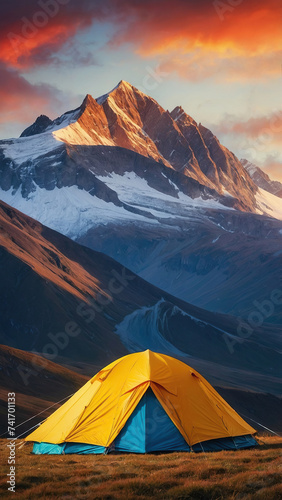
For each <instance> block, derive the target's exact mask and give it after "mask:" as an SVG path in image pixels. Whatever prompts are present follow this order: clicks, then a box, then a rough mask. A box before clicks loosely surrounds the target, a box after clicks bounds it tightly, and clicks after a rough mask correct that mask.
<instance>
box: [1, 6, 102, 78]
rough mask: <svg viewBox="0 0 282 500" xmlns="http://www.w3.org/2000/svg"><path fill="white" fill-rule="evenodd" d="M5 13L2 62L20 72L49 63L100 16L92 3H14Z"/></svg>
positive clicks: (3, 8) (2, 29)
mask: <svg viewBox="0 0 282 500" xmlns="http://www.w3.org/2000/svg"><path fill="white" fill-rule="evenodd" d="M1 10H2V13H1V20H0V33H1V35H0V60H1V61H2V62H4V63H6V64H7V65H10V66H13V67H16V68H19V69H23V68H24V69H26V68H29V67H33V66H35V65H38V64H44V63H46V62H48V60H49V58H50V57H52V56H53V55H54V53H56V52H57V51H58V50H59V49H60V48H61V47H62V46H63V45H64V44H65V43H66V41H67V40H69V39H71V38H72V37H73V36H74V35H75V34H76V33H77V32H78V31H80V30H83V29H85V28H87V27H89V26H91V24H92V22H93V19H95V18H96V17H99V15H100V14H99V2H97V3H96V2H95V3H94V5H93V3H92V8H91V2H90V0H80V2H79V5H78V3H77V2H74V1H73V0H64V1H62V0H39V1H38V2H35V1H32V0H28V1H25V2H22V1H20V0H10V1H9V2H6V3H5V4H4V6H3V7H1Z"/></svg>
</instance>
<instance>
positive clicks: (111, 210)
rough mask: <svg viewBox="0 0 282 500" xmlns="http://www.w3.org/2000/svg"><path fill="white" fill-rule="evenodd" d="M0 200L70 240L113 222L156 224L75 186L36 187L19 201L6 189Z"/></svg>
mask: <svg viewBox="0 0 282 500" xmlns="http://www.w3.org/2000/svg"><path fill="white" fill-rule="evenodd" d="M0 196H1V199H2V201H4V202H5V203H8V204H9V205H11V206H12V207H15V208H17V209H18V210H20V211H21V212H23V213H24V214H26V215H28V216H30V217H33V218H34V219H36V220H38V221H39V222H41V224H44V225H45V226H48V227H49V228H51V229H55V230H56V231H59V232H60V233H62V234H64V235H66V236H68V237H69V238H72V239H76V238H77V237H79V236H82V235H83V234H85V233H86V232H87V231H88V230H89V229H90V228H92V227H94V226H98V225H101V224H106V223H110V222H113V221H114V222H116V223H120V222H123V221H127V222H128V221H136V222H146V223H147V224H157V221H156V220H154V219H147V218H146V217H143V216H142V215H138V214H134V213H131V212H128V211H127V210H125V208H123V207H117V206H116V205H114V204H113V203H107V202H105V201H104V200H101V199H100V198H97V197H96V196H92V195H91V194H89V193H88V192H87V191H84V190H83V189H78V187H77V186H71V187H63V188H61V189H59V188H57V187H56V188H55V189H53V190H52V191H48V190H46V189H42V188H39V187H37V188H36V191H34V192H33V193H31V194H30V195H29V197H28V198H23V197H22V194H21V191H20V189H18V190H17V192H16V193H15V194H13V189H10V190H9V191H1V193H0Z"/></svg>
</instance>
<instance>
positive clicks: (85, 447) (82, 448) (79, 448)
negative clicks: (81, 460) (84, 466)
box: [32, 443, 105, 455]
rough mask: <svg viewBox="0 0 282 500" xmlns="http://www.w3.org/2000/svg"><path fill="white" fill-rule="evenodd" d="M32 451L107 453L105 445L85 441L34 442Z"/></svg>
mask: <svg viewBox="0 0 282 500" xmlns="http://www.w3.org/2000/svg"><path fill="white" fill-rule="evenodd" d="M32 453H34V454H35V455H68V454H72V453H75V454H77V455H86V454H93V453H105V448H104V446H96V445H93V444H83V443H62V444H52V443H34V445H33V449H32Z"/></svg>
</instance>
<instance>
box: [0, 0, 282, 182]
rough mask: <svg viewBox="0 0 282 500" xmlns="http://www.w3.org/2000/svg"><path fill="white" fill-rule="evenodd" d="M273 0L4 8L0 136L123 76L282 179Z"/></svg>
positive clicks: (277, 1) (138, 0) (52, 1)
mask: <svg viewBox="0 0 282 500" xmlns="http://www.w3.org/2000/svg"><path fill="white" fill-rule="evenodd" d="M281 19H282V3H281V0H268V1H267V2H266V1H265V0H215V1H213V0H155V1H154V0H79V1H78V0H37V1H34V0H9V1H8V2H2V3H1V7H0V33H1V35H0V37H1V38H0V102H1V115H0V138H7V137H16V136H18V135H19V134H20V133H21V131H22V130H23V129H24V128H25V127H26V126H27V125H29V124H30V123H32V122H33V121H34V119H35V118H36V117H37V116H38V115H40V114H47V115H48V116H50V118H55V117H56V116H58V115H59V114H61V113H62V112H64V111H66V110H68V109H72V108H74V107H77V106H78V105H80V103H81V101H82V100H83V98H84V96H85V94H87V93H90V94H92V95H93V97H98V96H99V95H101V94H104V93H106V92H107V91H109V90H110V89H111V88H113V87H114V86H115V85H117V83H118V82H119V81H120V80H122V79H123V80H127V81H128V82H130V83H132V84H133V85H135V86H136V87H138V88H140V89H141V90H143V91H144V92H146V93H147V94H149V95H151V96H152V97H154V98H155V99H156V100H158V102H159V103H160V104H161V105H162V106H163V107H164V108H166V109H169V110H171V109H173V108H174V107H175V106H177V105H179V104H180V105H182V107H183V108H184V110H185V111H186V112H187V113H188V114H190V115H191V116H192V117H193V118H194V119H195V120H196V121H197V122H201V123H202V124H204V125H205V126H208V127H209V128H211V130H212V131H213V132H214V133H215V134H216V135H217V136H218V138H219V139H220V140H221V142H222V143H223V144H224V145H226V146H227V147H228V148H229V149H231V150H232V151H233V152H234V153H235V154H236V155H237V156H238V157H239V158H247V159H249V160H250V161H253V162H254V163H256V164H258V165H259V166H262V167H263V168H264V169H265V171H267V172H268V173H269V174H271V175H272V176H273V177H276V178H279V179H280V180H282V143H281V140H280V138H281V135H282V104H281V83H282V71H281V66H282V57H281V56H282V50H281V39H282V28H281Z"/></svg>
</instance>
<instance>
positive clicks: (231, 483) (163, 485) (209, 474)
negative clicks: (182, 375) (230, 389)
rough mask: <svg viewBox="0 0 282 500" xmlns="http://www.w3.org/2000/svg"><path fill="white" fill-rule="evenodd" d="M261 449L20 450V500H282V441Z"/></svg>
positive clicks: (0, 444) (268, 440)
mask: <svg viewBox="0 0 282 500" xmlns="http://www.w3.org/2000/svg"><path fill="white" fill-rule="evenodd" d="M263 441H264V444H262V445H261V446H260V447H259V448H255V449H252V450H244V451H234V452H233V451H231V452H226V451H225V452H218V453H201V454H189V453H171V454H160V455H133V454H132V455H130V454H124V455H84V456H79V455H59V456H54V455H53V456H52V455H49V456H48V455H45V456H44V455H39V456H38V455H31V454H30V453H31V449H32V446H31V445H30V444H27V445H25V446H24V447H23V448H21V449H19V450H17V466H16V474H17V475H16V482H17V487H16V495H15V497H16V498H17V499H19V500H20V499H31V500H32V499H38V498H40V500H44V499H50V498H51V499H52V498H62V499H70V500H73V499H76V498H78V499H80V498H81V499H91V500H96V499H103V500H106V499H107V500H114V499H117V500H118V499H122V500H124V499H136V498H137V499H145V498H146V499H147V498H151V499H191V500H220V499H224V500H225V499H226V500H228V499H233V500H235V499H236V500H241V499H244V500H245V499H246V500H250V499H257V500H280V499H282V486H281V484H282V464H281V457H282V453H281V452H282V438H273V437H263ZM0 449H1V483H0V492H1V493H0V496H1V498H8V496H10V497H11V495H12V493H10V492H8V491H7V485H6V474H7V472H8V466H7V448H6V441H4V440H1V441H0Z"/></svg>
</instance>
